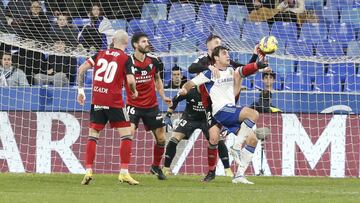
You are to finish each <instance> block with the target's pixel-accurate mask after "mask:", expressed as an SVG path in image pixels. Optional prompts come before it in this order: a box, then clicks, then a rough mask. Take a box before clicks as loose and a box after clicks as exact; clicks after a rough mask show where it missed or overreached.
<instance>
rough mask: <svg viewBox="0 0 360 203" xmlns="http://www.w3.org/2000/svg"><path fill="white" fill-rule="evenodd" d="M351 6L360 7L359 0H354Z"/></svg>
mask: <svg viewBox="0 0 360 203" xmlns="http://www.w3.org/2000/svg"><path fill="white" fill-rule="evenodd" d="M353 8H360V0H354V4H353Z"/></svg>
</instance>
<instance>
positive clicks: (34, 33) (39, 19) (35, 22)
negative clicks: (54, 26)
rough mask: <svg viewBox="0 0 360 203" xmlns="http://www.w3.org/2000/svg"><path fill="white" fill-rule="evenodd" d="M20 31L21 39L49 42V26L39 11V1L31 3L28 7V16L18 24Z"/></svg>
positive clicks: (46, 19)
mask: <svg viewBox="0 0 360 203" xmlns="http://www.w3.org/2000/svg"><path fill="white" fill-rule="evenodd" d="M18 25H19V26H20V28H21V30H22V35H20V36H22V37H24V38H31V39H35V40H37V41H49V39H50V31H51V29H50V28H51V25H50V21H49V19H48V17H47V16H46V15H45V13H44V12H43V11H42V10H41V4H40V1H33V2H32V3H31V6H30V15H28V16H24V17H23V20H22V21H20V22H19V23H18Z"/></svg>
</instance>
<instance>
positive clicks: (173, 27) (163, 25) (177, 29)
mask: <svg viewBox="0 0 360 203" xmlns="http://www.w3.org/2000/svg"><path fill="white" fill-rule="evenodd" d="M182 34H183V33H182V24H181V23H180V22H176V21H174V20H169V21H168V20H160V21H159V23H158V25H157V28H156V35H158V36H161V37H162V38H163V39H166V40H167V41H168V42H171V41H173V40H174V39H177V38H181V37H182Z"/></svg>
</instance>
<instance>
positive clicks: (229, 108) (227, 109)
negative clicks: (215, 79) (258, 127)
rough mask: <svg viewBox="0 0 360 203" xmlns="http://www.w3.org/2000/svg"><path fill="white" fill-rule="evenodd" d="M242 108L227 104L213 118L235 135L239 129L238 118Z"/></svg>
mask: <svg viewBox="0 0 360 203" xmlns="http://www.w3.org/2000/svg"><path fill="white" fill-rule="evenodd" d="M243 108H244V107H242V106H234V105H231V104H228V105H226V106H224V107H223V108H221V109H220V110H219V111H218V112H217V113H216V114H215V115H214V118H215V120H216V121H217V122H218V123H220V124H221V125H222V126H224V127H225V128H227V129H228V130H229V131H230V132H232V133H234V134H235V135H236V133H237V132H238V131H239V129H240V125H241V122H240V121H239V117H240V112H241V110H242V109H243Z"/></svg>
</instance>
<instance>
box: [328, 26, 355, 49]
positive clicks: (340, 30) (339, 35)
mask: <svg viewBox="0 0 360 203" xmlns="http://www.w3.org/2000/svg"><path fill="white" fill-rule="evenodd" d="M329 39H330V40H335V41H338V42H340V43H341V44H346V45H347V43H348V42H350V41H353V40H355V31H354V29H353V28H352V26H351V25H350V24H348V23H341V24H340V23H336V24H331V26H330V29H329Z"/></svg>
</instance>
